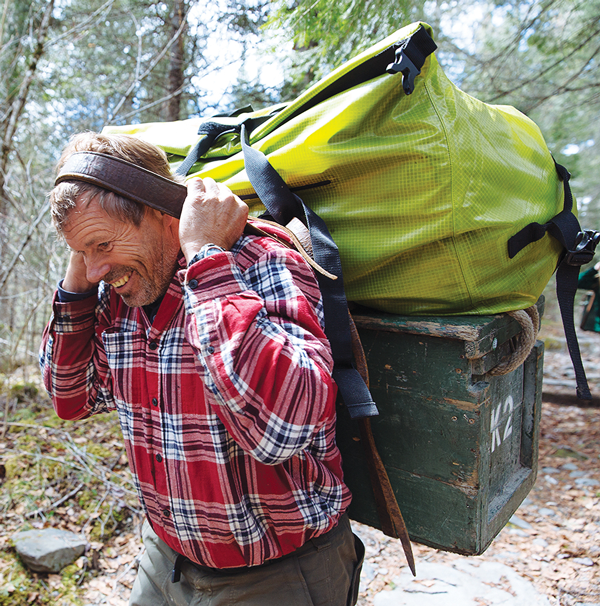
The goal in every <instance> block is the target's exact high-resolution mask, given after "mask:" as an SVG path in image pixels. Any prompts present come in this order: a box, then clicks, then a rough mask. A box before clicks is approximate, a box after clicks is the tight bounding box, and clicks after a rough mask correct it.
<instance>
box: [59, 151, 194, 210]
mask: <svg viewBox="0 0 600 606" xmlns="http://www.w3.org/2000/svg"><path fill="white" fill-rule="evenodd" d="M63 181H84V182H85V183H91V184H93V185H97V186H98V187H102V188H103V189H107V190H108V191H111V192H113V193H115V194H117V195H119V196H123V197H124V198H128V199H129V200H133V201H134V202H139V203H141V204H145V205H146V206H149V207H150V208H154V209H156V210H159V211H161V212H164V213H167V214H168V215H171V216H172V217H175V218H176V219H179V217H180V216H181V209H182V207H183V202H184V200H185V197H186V196H187V188H186V186H185V185H182V184H181V183H177V182H175V181H171V180H170V179H166V178H165V177H161V176H160V175H157V174H156V173H154V172H152V171H150V170H147V169H145V168H142V167H141V166H137V165H136V164H132V163H131V162H127V161H126V160H122V159H121V158H115V157H114V156H109V155H107V154H101V153H99V152H90V151H84V152H75V153H74V154H72V155H71V156H69V158H68V159H67V161H66V162H65V164H64V165H63V167H62V168H61V169H60V172H59V173H58V176H57V177H56V180H55V181H54V185H55V186H56V185H58V184H59V183H62V182H63Z"/></svg>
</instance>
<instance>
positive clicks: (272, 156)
mask: <svg viewBox="0 0 600 606" xmlns="http://www.w3.org/2000/svg"><path fill="white" fill-rule="evenodd" d="M431 35H432V33H431V28H430V27H429V26H428V25H426V24H423V23H415V24H412V25H409V26H407V27H405V28H403V29H401V30H399V31H398V32H396V33H395V34H393V35H392V36H390V37H389V38H387V39H385V40H383V41H382V42H380V43H379V44H376V45H375V46H373V47H372V48H370V49H369V50H367V51H365V52H364V53H362V54H360V55H359V56H357V57H356V58H354V59H352V60H351V61H349V62H347V63H345V64H344V65H342V66H341V67H339V68H338V69H336V70H335V71H333V72H332V73H331V74H330V75H329V76H327V77H326V78H324V79H323V80H321V81H320V82H318V83H317V84H315V85H314V86H312V87H311V88H309V89H308V90H307V91H306V92H305V93H303V94H302V95H300V96H299V97H298V98H297V99H296V100H295V101H293V102H290V103H284V104H280V105H278V106H274V107H270V108H267V109H264V110H261V111H258V112H253V111H251V110H250V109H248V110H247V111H241V112H237V113H236V114H234V115H232V116H229V117H212V118H209V119H205V118H193V119H189V120H182V121H179V122H174V123H152V124H136V125H127V126H111V127H107V128H106V129H105V131H104V132H107V133H121V134H130V135H134V136H136V137H139V138H141V139H144V140H146V141H149V142H151V143H154V144H156V145H158V146H159V147H161V148H162V149H164V150H165V151H166V152H167V154H168V155H169V159H170V162H171V163H172V166H173V169H174V170H176V169H177V168H178V167H181V166H183V167H184V169H185V170H184V172H185V173H186V174H189V175H190V176H199V177H207V176H210V177H213V178H214V179H216V180H217V181H220V182H223V183H225V184H226V185H227V186H229V188H230V189H231V190H232V191H234V192H235V193H236V194H238V195H239V196H240V197H241V198H242V199H244V200H245V201H246V202H247V203H248V205H249V207H250V211H251V213H253V214H255V215H258V214H260V213H262V212H263V211H264V209H265V207H264V206H263V204H262V203H261V199H260V198H259V196H258V195H257V191H256V190H257V189H259V188H258V187H256V183H254V186H253V185H252V184H251V180H252V179H250V178H249V176H248V172H249V171H247V170H246V167H245V162H244V153H243V152H242V135H241V131H242V130H244V131H245V133H246V137H247V139H248V142H249V144H250V146H251V148H252V149H254V150H257V151H259V152H262V154H264V155H265V156H266V158H267V159H268V161H269V163H270V165H271V166H272V167H273V168H274V169H276V171H277V172H278V173H279V175H281V177H282V178H283V180H284V181H285V183H286V184H287V186H288V187H289V188H290V190H291V191H292V192H294V193H295V194H297V195H299V196H301V198H302V200H303V201H304V203H305V204H306V205H307V206H308V207H310V209H311V210H312V211H314V212H316V214H317V215H318V216H320V217H321V218H322V219H323V220H324V222H325V224H326V225H327V227H328V228H329V231H330V232H331V235H332V237H333V239H334V240H335V243H336V244H337V246H338V248H339V255H340V259H341V264H342V268H343V275H344V286H345V291H346V295H347V298H348V300H350V301H354V302H356V303H359V304H362V305H365V306H368V307H372V308H375V309H379V310H383V311H387V312H392V313H397V314H403V315H415V314H418V315H448V314H486V315H487V314H496V313H501V312H506V311H512V310H517V309H524V308H527V307H529V306H531V305H533V304H534V303H535V302H536V301H537V299H538V298H539V296H540V294H541V293H542V291H543V289H544V287H545V286H546V284H547V283H548V281H549V279H550V277H551V276H552V274H553V273H554V271H555V270H556V268H557V266H558V264H559V262H560V261H561V259H563V260H566V265H568V266H569V267H572V268H574V269H573V271H570V274H569V275H570V278H569V280H570V282H571V283H572V282H573V276H575V278H574V279H575V282H576V279H577V275H578V273H579V266H580V265H581V264H583V263H585V262H587V261H589V260H591V258H592V257H593V246H595V244H596V242H597V238H596V237H594V236H593V235H591V234H590V232H581V230H580V228H579V223H578V221H577V219H576V217H575V215H574V213H573V210H574V209H573V200H572V197H571V196H570V191H569V189H568V178H569V175H568V173H567V171H566V170H564V169H562V167H557V165H556V164H555V162H554V160H553V158H552V156H551V154H550V152H549V151H548V148H547V146H546V144H545V142H544V139H543V137H542V134H541V132H540V130H539V128H538V127H537V126H536V125H535V123H533V122H532V121H531V120H530V119H529V118H527V117H526V116H525V115H523V114H522V113H520V112H519V111H517V110H516V109H514V108H512V107H508V106H498V105H489V104H486V103H483V102H481V101H478V100H477V99H474V98H473V97H471V96H469V95H467V94H466V93H464V92H463V91H461V90H460V89H458V88H457V87H456V86H455V85H454V84H453V83H452V82H450V80H449V79H448V78H447V77H446V75H445V74H444V72H443V70H442V69H441V67H440V66H439V64H438V62H437V60H436V57H435V55H434V54H433V51H434V50H435V48H436V46H435V44H434V43H433V40H432V37H431ZM190 152H192V153H191V154H190ZM188 154H190V156H189V157H188V158H187V161H186V160H185V158H186V156H188ZM263 201H264V200H263ZM573 292H574V291H573ZM571 306H572V304H571ZM572 315H573V314H572V311H571V324H572ZM573 334H574V328H573ZM567 337H568V338H569V335H567Z"/></svg>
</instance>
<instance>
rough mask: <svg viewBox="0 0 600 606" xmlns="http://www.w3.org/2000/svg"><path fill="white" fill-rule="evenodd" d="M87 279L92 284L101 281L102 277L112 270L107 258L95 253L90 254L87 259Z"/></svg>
mask: <svg viewBox="0 0 600 606" xmlns="http://www.w3.org/2000/svg"><path fill="white" fill-rule="evenodd" d="M85 266H86V274H87V279H88V281H89V282H91V283H92V284H96V283H97V282H100V280H102V278H104V276H105V275H106V274H107V273H108V272H109V271H110V267H111V266H110V263H108V262H107V260H106V259H103V258H102V257H100V256H98V255H95V256H91V255H90V256H88V257H87V258H86V260H85Z"/></svg>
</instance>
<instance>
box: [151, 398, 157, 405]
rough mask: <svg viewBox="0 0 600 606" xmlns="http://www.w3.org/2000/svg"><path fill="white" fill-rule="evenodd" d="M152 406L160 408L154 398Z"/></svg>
mask: <svg viewBox="0 0 600 606" xmlns="http://www.w3.org/2000/svg"><path fill="white" fill-rule="evenodd" d="M152 406H158V400H157V399H156V398H152Z"/></svg>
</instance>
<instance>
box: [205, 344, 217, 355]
mask: <svg viewBox="0 0 600 606" xmlns="http://www.w3.org/2000/svg"><path fill="white" fill-rule="evenodd" d="M206 351H207V352H208V353H209V354H214V353H215V348H214V347H213V346H212V345H209V346H208V347H207V348H206Z"/></svg>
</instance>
